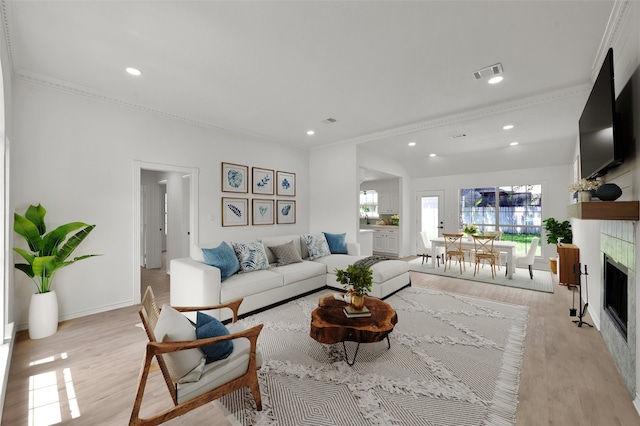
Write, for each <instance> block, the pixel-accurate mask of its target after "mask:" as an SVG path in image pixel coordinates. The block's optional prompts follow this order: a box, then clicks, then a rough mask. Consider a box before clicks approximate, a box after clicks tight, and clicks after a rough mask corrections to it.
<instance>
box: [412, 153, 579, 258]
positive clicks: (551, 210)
mask: <svg viewBox="0 0 640 426" xmlns="http://www.w3.org/2000/svg"><path fill="white" fill-rule="evenodd" d="M525 165H526V159H524V158H523V166H525ZM570 170H571V167H570V166H568V165H567V166H555V167H545V168H534V169H525V168H523V169H520V170H508V171H499V172H487V173H474V174H469V175H454V176H446V177H437V178H424V179H414V181H413V196H412V199H413V200H415V199H416V196H417V193H418V192H419V191H431V190H443V191H444V194H445V196H444V198H445V200H444V203H445V213H444V214H445V218H444V232H457V231H458V230H459V229H460V223H459V222H460V220H459V217H460V216H459V215H460V212H459V190H460V189H461V188H474V187H485V186H489V187H492V186H499V185H531V184H542V218H543V219H546V218H548V217H555V218H556V219H558V220H560V221H562V220H566V219H568V217H567V204H568V203H569V199H570V197H569V193H568V191H567V186H568V185H569V182H570ZM416 210H417V209H416V208H412V209H411V212H414V211H416ZM413 215H414V217H413V218H412V220H411V223H412V224H414V227H415V223H416V220H415V213H413ZM414 231H415V232H412V235H414V234H417V230H414ZM540 243H541V247H542V258H541V259H540V260H539V261H538V262H537V263H536V267H537V268H545V269H548V267H549V264H548V261H547V260H546V259H547V258H548V257H552V256H555V254H556V251H555V246H550V245H548V244H546V238H545V237H544V230H542V241H541V242H540ZM412 244H414V246H415V241H412Z"/></svg>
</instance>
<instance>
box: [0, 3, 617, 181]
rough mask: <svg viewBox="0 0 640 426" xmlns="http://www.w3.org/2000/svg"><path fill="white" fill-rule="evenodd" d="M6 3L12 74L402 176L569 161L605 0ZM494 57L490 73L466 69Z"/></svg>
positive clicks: (607, 9) (605, 16)
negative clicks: (357, 153) (336, 154)
mask: <svg viewBox="0 0 640 426" xmlns="http://www.w3.org/2000/svg"><path fill="white" fill-rule="evenodd" d="M2 3H3V6H4V7H3V14H4V21H5V25H6V27H7V28H6V34H7V38H8V43H9V49H10V56H11V60H12V67H13V73H14V78H24V79H29V80H32V81H37V82H39V83H41V84H50V85H54V86H55V87H57V88H67V89H69V90H72V91H75V92H78V91H79V92H80V93H83V94H85V95H90V96H96V97H99V98H102V99H104V100H107V101H113V102H116V103H124V104H126V105H129V106H134V107H138V108H141V109H145V110H149V111H153V112H156V113H159V114H163V115H166V116H170V117H174V118H176V119H184V120H186V121H190V122H193V123H196V124H200V125H204V126H210V127H216V128H220V129H223V130H226V131H232V132H238V133H245V134H249V135H253V136H258V137H261V138H264V139H265V140H268V141H273V142H277V143H282V144H287V145H292V146H296V147H302V148H308V149H313V148H316V147H321V146H326V145H332V144H339V143H359V148H362V149H371V150H376V151H379V152H382V153H384V154H385V155H386V156H388V157H389V158H395V159H397V160H398V161H401V162H402V163H403V164H404V166H405V167H406V169H407V171H408V173H409V174H410V175H411V176H413V177H422V176H439V175H448V174H456V173H470V172H474V171H486V170H491V169H513V168H525V167H537V166H541V165H558V164H570V163H571V162H572V158H571V157H572V156H573V149H574V144H575V141H576V137H577V136H576V135H577V120H578V118H579V116H580V113H581V111H582V107H583V106H584V102H585V101H586V98H587V96H588V93H589V90H590V87H591V81H592V78H593V76H594V73H595V72H596V71H594V68H599V66H600V63H599V61H600V60H601V59H600V57H602V56H603V53H604V50H603V48H602V47H601V46H600V44H601V42H602V39H603V36H604V34H605V30H606V28H607V23H608V21H609V18H610V15H611V11H612V9H613V6H614V2H613V1H557V0H556V1H424V2H421V1H412V2H399V1H377V2H363V1H354V2H345V1H258V2H250V1H234V2H230V1H86V0H84V1H68V2H66V1H3V2H2ZM495 63H502V65H503V67H504V77H505V79H504V81H503V82H502V83H500V84H499V85H495V86H490V85H488V84H486V82H484V81H475V79H474V78H473V76H472V72H473V71H475V70H477V69H479V68H483V67H486V66H489V65H493V64H495ZM128 66H133V67H137V68H139V69H140V70H142V72H143V75H142V76H141V77H138V78H135V77H132V76H130V75H128V74H126V73H125V72H124V68H125V67H128ZM329 117H332V118H335V119H336V120H337V122H336V123H333V124H324V123H323V120H325V119H327V118H329ZM509 123H510V124H514V125H515V126H516V127H515V128H514V129H513V130H511V131H509V132H506V131H503V130H502V126H503V125H504V124H509ZM308 129H314V130H315V132H316V133H315V135H314V136H307V135H306V131H307V130H308ZM460 134H466V135H467V136H466V137H462V138H457V139H452V138H451V136H453V135H460ZM409 141H415V142H417V145H416V146H415V147H413V148H410V147H408V146H407V143H408V142H409ZM511 141H518V142H519V145H518V146H516V147H510V146H509V142H511ZM432 152H433V153H436V154H437V157H435V158H428V154H429V153H432Z"/></svg>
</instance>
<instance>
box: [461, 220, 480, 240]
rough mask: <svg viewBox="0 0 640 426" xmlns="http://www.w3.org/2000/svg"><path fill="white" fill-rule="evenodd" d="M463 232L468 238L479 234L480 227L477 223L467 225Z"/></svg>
mask: <svg viewBox="0 0 640 426" xmlns="http://www.w3.org/2000/svg"><path fill="white" fill-rule="evenodd" d="M462 232H464V233H465V234H466V235H467V236H468V237H470V236H472V235H474V234H477V233H478V225H476V224H475V223H465V224H464V227H463V228H462Z"/></svg>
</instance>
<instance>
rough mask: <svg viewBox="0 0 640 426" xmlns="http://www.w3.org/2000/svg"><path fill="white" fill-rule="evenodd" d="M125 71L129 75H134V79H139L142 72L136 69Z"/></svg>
mask: <svg viewBox="0 0 640 426" xmlns="http://www.w3.org/2000/svg"><path fill="white" fill-rule="evenodd" d="M126 71H127V72H128V73H129V74H131V75H134V76H136V77H139V76H141V75H142V71H140V70H139V69H137V68H131V67H129V68H127V69H126Z"/></svg>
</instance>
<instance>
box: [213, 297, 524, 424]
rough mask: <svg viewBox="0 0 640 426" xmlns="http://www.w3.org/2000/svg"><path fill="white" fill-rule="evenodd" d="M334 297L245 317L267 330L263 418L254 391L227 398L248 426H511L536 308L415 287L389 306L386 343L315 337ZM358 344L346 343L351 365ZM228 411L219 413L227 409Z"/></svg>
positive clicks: (226, 404) (262, 342) (234, 415)
mask: <svg viewBox="0 0 640 426" xmlns="http://www.w3.org/2000/svg"><path fill="white" fill-rule="evenodd" d="M327 293H328V291H326V290H325V291H323V292H320V293H314V294H312V295H310V296H306V297H304V298H301V299H298V300H295V301H293V302H290V303H288V304H286V305H282V306H280V307H276V308H274V309H270V310H268V311H265V312H263V313H259V314H256V315H254V316H251V317H248V318H245V319H244V320H242V321H245V322H246V323H248V324H249V325H253V324H256V323H263V324H264V328H263V330H262V333H261V334H260V338H259V341H258V343H259V346H260V348H261V350H262V353H263V356H264V362H263V365H262V369H261V370H260V371H259V373H258V375H259V380H260V389H261V394H262V403H263V411H261V412H259V411H256V410H255V404H254V401H253V399H252V397H251V393H250V392H249V391H248V390H244V391H237V392H234V393H233V394H231V395H228V396H226V397H223V398H221V399H220V401H219V403H218V404H221V408H222V409H223V410H226V413H225V414H226V415H227V418H228V419H229V421H231V422H232V424H240V425H275V424H277V425H280V426H286V425H296V426H297V425H348V426H353V425H431V426H444V425H456V426H463V425H468V426H471V425H513V424H515V413H516V407H517V404H518V386H519V380H520V370H521V366H522V356H523V350H524V340H525V333H526V326H527V318H528V309H527V308H526V307H523V306H516V305H509V304H504V303H497V302H493V301H487V300H481V299H474V298H469V297H464V296H460V295H455V294H450V293H443V292H440V291H435V290H427V289H421V288H416V287H408V288H405V289H403V290H401V291H400V292H398V293H396V294H395V295H393V296H391V297H389V298H388V299H386V301H387V302H388V303H389V304H391V306H393V307H394V309H395V310H396V312H397V314H398V324H397V325H396V327H395V329H394V330H393V332H392V333H391V334H390V341H391V348H390V349H387V342H386V340H385V341H382V342H378V343H368V344H362V345H360V348H359V351H358V353H357V357H356V360H355V364H354V365H353V366H352V367H350V366H349V365H348V364H347V363H346V362H345V355H344V350H343V347H342V345H341V344H337V345H325V344H321V343H318V342H316V341H315V340H313V339H312V338H311V337H309V329H310V318H311V311H312V310H313V309H315V308H316V307H317V305H318V300H319V298H320V297H322V296H324V295H325V294H327ZM355 347H356V344H355V343H352V342H347V351H348V353H349V358H350V359H351V358H352V357H353V354H354V351H355ZM219 407H220V405H219Z"/></svg>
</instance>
